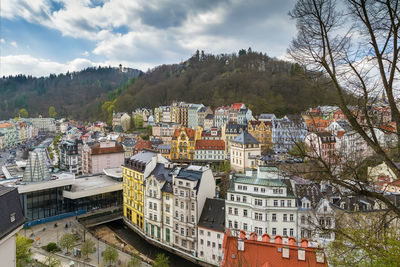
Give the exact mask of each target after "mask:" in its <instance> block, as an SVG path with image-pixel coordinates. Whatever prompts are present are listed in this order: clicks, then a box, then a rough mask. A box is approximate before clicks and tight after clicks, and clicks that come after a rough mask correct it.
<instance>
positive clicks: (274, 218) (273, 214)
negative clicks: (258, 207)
mask: <svg viewBox="0 0 400 267" xmlns="http://www.w3.org/2000/svg"><path fill="white" fill-rule="evenodd" d="M272 221H273V222H276V213H272Z"/></svg>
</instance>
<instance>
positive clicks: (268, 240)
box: [262, 233, 271, 242]
mask: <svg viewBox="0 0 400 267" xmlns="http://www.w3.org/2000/svg"><path fill="white" fill-rule="evenodd" d="M262 241H263V242H270V241H271V237H270V236H269V234H267V233H265V234H263V235H262Z"/></svg>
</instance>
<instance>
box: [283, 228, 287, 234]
mask: <svg viewBox="0 0 400 267" xmlns="http://www.w3.org/2000/svg"><path fill="white" fill-rule="evenodd" d="M283 236H287V228H283Z"/></svg>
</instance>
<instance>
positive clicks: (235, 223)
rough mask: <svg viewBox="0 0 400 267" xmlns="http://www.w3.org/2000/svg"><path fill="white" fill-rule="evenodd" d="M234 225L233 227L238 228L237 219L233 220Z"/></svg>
mask: <svg viewBox="0 0 400 267" xmlns="http://www.w3.org/2000/svg"><path fill="white" fill-rule="evenodd" d="M234 226H235V229H239V227H238V222H237V221H235V222H234Z"/></svg>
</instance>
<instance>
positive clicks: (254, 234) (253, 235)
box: [249, 232, 257, 241]
mask: <svg viewBox="0 0 400 267" xmlns="http://www.w3.org/2000/svg"><path fill="white" fill-rule="evenodd" d="M249 239H250V240H254V241H257V234H256V233H254V232H252V233H250V238H249Z"/></svg>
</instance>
